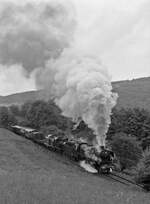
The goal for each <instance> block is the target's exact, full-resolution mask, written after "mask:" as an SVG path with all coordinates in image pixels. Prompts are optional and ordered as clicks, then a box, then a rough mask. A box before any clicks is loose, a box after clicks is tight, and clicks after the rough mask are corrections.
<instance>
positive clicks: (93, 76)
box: [37, 49, 117, 145]
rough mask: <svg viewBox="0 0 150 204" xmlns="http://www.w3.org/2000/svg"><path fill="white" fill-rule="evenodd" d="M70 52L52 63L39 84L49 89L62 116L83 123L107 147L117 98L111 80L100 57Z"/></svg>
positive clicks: (39, 79)
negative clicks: (109, 128) (107, 134)
mask: <svg viewBox="0 0 150 204" xmlns="http://www.w3.org/2000/svg"><path fill="white" fill-rule="evenodd" d="M78 52H79V51H76V50H74V49H73V50H72V49H67V50H65V51H64V52H63V53H62V55H61V57H60V58H59V59H57V60H50V61H49V62H48V64H47V68H46V69H45V71H44V72H42V73H40V74H39V75H38V78H37V82H38V84H39V85H40V86H42V88H43V87H44V88H45V89H48V88H49V91H50V92H51V95H53V97H54V98H55V102H56V104H57V105H58V106H59V107H60V108H61V110H62V111H63V115H65V116H67V117H71V118H72V119H73V121H75V122H77V121H78V119H79V118H80V119H81V118H82V120H83V121H84V122H85V123H86V124H87V125H88V127H90V128H91V129H92V130H94V133H95V135H96V140H95V141H94V142H96V143H98V144H99V145H105V137H106V132H107V130H108V127H109V124H110V114H111V110H112V108H113V107H114V105H115V104H116V98H117V95H116V94H113V93H112V91H111V89H112V86H111V78H110V76H109V74H108V73H107V71H106V68H105V67H104V66H103V65H102V63H101V62H100V60H99V59H98V58H95V57H93V56H88V55H84V54H83V53H79V54H77V53H78Z"/></svg>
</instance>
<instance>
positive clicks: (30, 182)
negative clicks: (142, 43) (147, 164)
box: [0, 129, 150, 204]
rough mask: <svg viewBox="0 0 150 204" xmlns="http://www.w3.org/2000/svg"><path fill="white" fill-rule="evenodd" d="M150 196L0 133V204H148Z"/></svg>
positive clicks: (36, 146) (59, 156)
mask: <svg viewBox="0 0 150 204" xmlns="http://www.w3.org/2000/svg"><path fill="white" fill-rule="evenodd" d="M149 199H150V194H148V193H144V192H142V191H141V190H139V189H138V188H135V187H133V186H131V187H127V186H125V185H123V184H120V183H117V182H115V181H112V180H111V179H109V178H105V177H101V176H95V175H92V174H88V173H86V172H84V171H83V170H82V169H80V167H78V166H76V165H75V164H73V163H72V162H71V161H70V160H68V159H67V158H65V157H62V156H61V155H59V154H56V153H54V152H49V151H47V150H45V149H43V148H41V147H39V146H38V145H35V144H33V143H32V142H31V141H28V140H26V139H24V138H22V137H20V136H18V135H15V134H13V133H11V132H9V131H7V130H4V129H0V204H7V203H8V204H11V203H12V204H124V203H129V204H134V203H135V204H148V203H149Z"/></svg>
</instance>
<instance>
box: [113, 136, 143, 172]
mask: <svg viewBox="0 0 150 204" xmlns="http://www.w3.org/2000/svg"><path fill="white" fill-rule="evenodd" d="M111 146H112V150H113V151H114V153H115V154H116V156H117V158H118V160H119V162H120V167H121V170H124V169H129V168H131V167H133V166H136V165H137V163H138V162H139V160H140V159H141V157H142V149H141V147H140V146H139V143H138V142H137V140H136V139H135V138H133V137H131V136H130V137H129V136H127V135H126V134H125V133H118V134H116V135H115V136H114V137H113V140H112V141H111Z"/></svg>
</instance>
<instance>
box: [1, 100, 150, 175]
mask: <svg viewBox="0 0 150 204" xmlns="http://www.w3.org/2000/svg"><path fill="white" fill-rule="evenodd" d="M111 121H112V122H111V125H110V128H109V131H108V133H107V144H108V145H109V146H111V148H112V150H113V151H114V152H115V153H116V155H117V158H119V167H120V168H121V170H124V169H130V168H133V167H136V166H137V164H138V165H139V164H142V167H141V168H145V166H144V164H145V162H144V161H145V158H146V160H148V159H147V158H149V160H150V156H146V157H145V156H143V155H145V152H148V149H149V146H150V112H149V111H147V110H144V109H139V108H134V109H124V108H122V109H113V114H112V116H111ZM12 124H17V125H22V126H28V127H32V128H36V129H38V130H40V131H42V132H44V133H45V134H48V133H50V132H52V131H53V132H55V133H56V134H59V133H61V134H62V133H64V134H66V132H67V133H68V134H74V135H76V136H78V137H84V136H86V137H87V136H88V137H89V138H90V139H91V140H92V138H93V135H92V134H93V133H92V130H90V129H89V128H88V127H87V126H86V125H85V124H84V123H83V122H82V123H81V124H80V125H79V126H78V128H77V130H73V122H72V121H71V119H69V118H66V117H64V116H62V114H61V110H60V109H59V108H58V107H57V106H56V104H55V103H54V101H52V100H50V101H42V100H38V101H34V102H26V103H25V104H23V105H21V106H18V105H11V106H9V107H4V106H3V107H0V127H6V128H7V127H9V125H12ZM146 155H150V154H149V153H147V154H146ZM148 164H149V166H150V162H149V163H148ZM146 167H147V166H146ZM141 168H139V166H138V169H140V170H138V172H145V170H143V169H142V170H141ZM149 168H150V167H149ZM140 174H141V173H140Z"/></svg>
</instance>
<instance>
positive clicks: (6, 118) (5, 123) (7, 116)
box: [0, 106, 17, 128]
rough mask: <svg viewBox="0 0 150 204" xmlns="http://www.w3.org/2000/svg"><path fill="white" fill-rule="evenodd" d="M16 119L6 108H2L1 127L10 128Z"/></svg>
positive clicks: (0, 114) (0, 108)
mask: <svg viewBox="0 0 150 204" xmlns="http://www.w3.org/2000/svg"><path fill="white" fill-rule="evenodd" d="M16 122H17V121H16V118H15V117H14V116H13V115H12V114H11V113H10V112H9V109H8V108H7V107H5V106H3V107H0V126H1V127H6V128H7V127H9V126H10V125H12V124H15V123H16Z"/></svg>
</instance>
